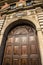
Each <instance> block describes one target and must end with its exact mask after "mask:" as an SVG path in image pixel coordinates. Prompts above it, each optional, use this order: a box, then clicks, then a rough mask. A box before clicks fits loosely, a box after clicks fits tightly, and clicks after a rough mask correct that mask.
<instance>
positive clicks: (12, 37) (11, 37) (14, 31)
mask: <svg viewBox="0 0 43 65" xmlns="http://www.w3.org/2000/svg"><path fill="white" fill-rule="evenodd" d="M17 22H18V23H17ZM17 22H15V23H16V24H15V25H14V24H13V25H14V26H13V27H12V26H11V29H9V30H10V31H8V35H7V36H6V38H5V39H6V42H5V45H4V47H3V49H4V50H3V58H2V65H41V60H40V52H39V45H38V40H37V33H36V28H35V25H34V24H32V23H29V21H27V20H18V21H17ZM27 22H28V23H27Z"/></svg>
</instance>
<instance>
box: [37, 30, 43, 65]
mask: <svg viewBox="0 0 43 65" xmlns="http://www.w3.org/2000/svg"><path fill="white" fill-rule="evenodd" d="M37 35H38V41H39V49H40V55H41V63H42V65H43V35H42V31H41V30H40V29H37Z"/></svg>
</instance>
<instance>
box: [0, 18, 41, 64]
mask: <svg viewBox="0 0 43 65" xmlns="http://www.w3.org/2000/svg"><path fill="white" fill-rule="evenodd" d="M24 25H26V26H30V27H32V28H33V29H35V30H36V27H35V25H34V24H33V23H31V22H29V21H27V20H22V19H20V20H17V21H16V22H15V23H12V24H11V25H9V26H8V28H7V29H6V30H5V33H4V36H3V40H2V46H1V50H2V53H1V55H2V56H1V64H2V60H3V55H4V49H5V45H6V40H7V36H8V34H9V32H10V31H11V30H12V29H13V28H16V27H17V26H24ZM35 33H36V31H35ZM40 65H41V64H40Z"/></svg>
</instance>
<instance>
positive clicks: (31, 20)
mask: <svg viewBox="0 0 43 65" xmlns="http://www.w3.org/2000/svg"><path fill="white" fill-rule="evenodd" d="M17 6H19V7H18V8H17V9H12V10H7V11H4V13H2V15H3V19H0V65H7V64H6V62H8V63H9V64H8V65H14V64H16V65H17V64H18V65H24V64H25V65H34V64H35V63H36V65H38V64H39V65H43V8H42V7H41V3H39V4H38V5H37V4H35V5H33V6H31V5H30V6H26V5H25V6H24V7H21V6H22V4H19V5H18V3H17ZM13 29H14V30H13ZM27 30H28V31H27ZM11 31H12V32H11ZM29 31H30V32H29ZM31 31H32V33H31ZM33 34H34V35H35V37H34V35H33ZM10 35H11V37H12V36H14V40H16V41H17V42H16V43H17V45H18V46H19V44H18V42H19V43H20V44H21V45H22V43H23V44H24V47H23V48H24V49H25V50H24V49H23V50H24V51H23V52H22V51H21V50H22V46H20V49H21V50H18V51H17V49H18V47H17V49H16V51H15V48H16V47H14V50H13V52H14V51H15V52H14V53H15V55H16V53H17V52H19V51H20V53H17V54H19V55H20V56H19V57H18V56H17V55H16V56H15V55H14V61H12V60H11V59H10V60H9V57H10V56H8V55H9V54H10V55H11V56H13V54H12V53H13V52H12V51H11V48H12V47H11V48H10V46H11V43H10V45H9V43H8V42H7V40H8V39H9V36H10ZM18 35H19V36H18ZM23 35H25V36H26V35H27V36H28V37H29V35H30V37H29V38H27V37H26V39H25V36H24V38H23V39H24V40H22V41H24V42H25V41H26V40H27V39H28V40H29V41H28V43H29V45H30V47H29V45H27V46H28V47H27V50H28V51H27V50H26V46H25V45H26V44H27V42H26V44H25V43H24V42H22V41H20V40H21V37H23ZM32 35H33V37H31V36H32ZM16 37H17V39H16ZM19 37H20V38H19ZM12 38H13V37H12ZM12 38H11V39H10V42H14V44H15V41H14V40H12ZM34 39H35V42H33V41H34ZM21 42H22V43H21ZM36 42H37V43H36ZM7 44H8V46H9V47H8V46H7ZM12 45H13V44H12ZM17 45H14V46H17ZM34 45H35V46H36V47H35V46H34ZM7 47H8V48H7ZM6 48H7V50H6ZM36 48H37V49H38V50H37V49H36ZM8 49H9V50H8ZM29 49H30V52H29ZM31 49H32V50H31ZM36 50H37V51H36ZM10 51H11V52H10ZM26 51H27V52H26ZM35 51H36V52H35ZM7 53H8V54H7ZM22 53H23V54H24V56H23V60H20V59H21V58H22ZM25 53H27V56H26V55H25ZM6 54H7V56H8V58H7V56H6ZM29 54H30V55H29ZM28 57H29V60H28V62H29V64H27V60H24V59H27V58H28ZM11 58H12V57H11ZM17 58H18V59H19V60H18V61H17ZM6 59H8V60H6ZM15 60H16V61H17V62H16V61H15ZM11 62H15V63H14V64H12V63H11ZM18 62H19V63H18ZM4 63H5V64H4ZM23 63H24V64H23Z"/></svg>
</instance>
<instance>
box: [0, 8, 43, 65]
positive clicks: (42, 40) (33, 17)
mask: <svg viewBox="0 0 43 65" xmlns="http://www.w3.org/2000/svg"><path fill="white" fill-rule="evenodd" d="M20 14H21V15H20ZM19 19H22V20H23V19H25V20H29V21H31V22H32V23H33V24H34V25H35V26H36V30H37V35H38V41H39V49H40V55H41V62H42V65H43V32H42V30H41V27H40V24H39V20H38V17H37V13H36V11H35V9H31V10H25V11H21V12H16V13H15V12H14V13H12V14H9V15H6V20H5V23H4V25H3V28H2V30H1V33H0V47H1V43H2V39H3V34H4V32H5V30H6V28H7V27H8V26H9V25H10V24H11V23H13V22H14V23H15V21H16V20H19Z"/></svg>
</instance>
